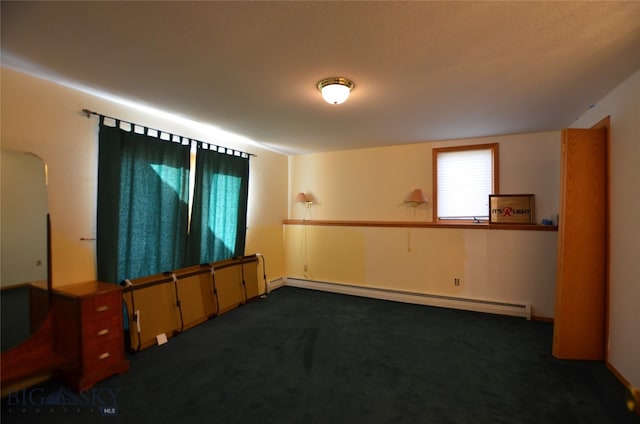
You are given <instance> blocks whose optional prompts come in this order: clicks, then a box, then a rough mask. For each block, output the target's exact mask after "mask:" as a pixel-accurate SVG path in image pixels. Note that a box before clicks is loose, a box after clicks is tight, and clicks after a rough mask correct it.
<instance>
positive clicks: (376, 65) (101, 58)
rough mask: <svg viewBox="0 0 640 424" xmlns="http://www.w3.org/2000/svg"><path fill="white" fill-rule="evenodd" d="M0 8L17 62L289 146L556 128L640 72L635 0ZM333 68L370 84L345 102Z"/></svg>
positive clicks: (327, 147) (302, 148) (7, 52)
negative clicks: (326, 83) (334, 85)
mask: <svg viewBox="0 0 640 424" xmlns="http://www.w3.org/2000/svg"><path fill="white" fill-rule="evenodd" d="M1 8H2V9H1V13H2V15H1V17H2V30H1V31H2V32H1V35H2V38H1V42H2V64H3V66H8V67H11V68H16V69H19V70H23V71H26V72H29V73H35V74H37V75H40V76H46V77H48V78H54V79H55V78H57V79H62V80H65V81H71V82H74V83H76V84H80V85H83V86H87V87H90V88H92V89H96V90H100V91H103V92H107V93H111V94H112V95H115V96H119V97H123V98H126V99H129V100H132V101H136V102H139V103H142V104H144V105H147V106H151V107H154V108H158V109H161V110H164V111H167V112H171V113H174V114H177V115H180V116H185V117H188V118H190V119H193V120H195V121H199V122H203V123H207V124H212V125H215V126H217V127H220V128H222V129H224V130H226V131H230V132H232V133H235V134H238V135H241V136H244V137H247V138H249V139H251V140H254V141H256V142H258V143H261V144H263V145H264V146H265V147H267V148H270V149H273V150H276V151H280V152H283V153H290V154H298V153H310V152H320V151H331V150H341V149H351V148H361V147H373V146H385V145H393V144H407V143H416V142H423V141H430V140H444V139H452V138H466V137H479V136H490V135H500V134H513V133H523V132H537V131H547V130H558V129H561V128H564V127H567V126H569V125H571V123H572V122H573V121H574V120H575V119H576V118H578V117H579V116H580V115H582V114H583V113H584V112H585V111H586V110H587V109H588V108H589V107H590V106H591V105H592V104H593V103H594V102H596V101H598V100H599V99H601V98H602V97H603V96H604V95H605V94H606V93H607V92H609V91H610V90H611V89H613V88H614V87H615V86H616V85H618V84H619V83H620V82H622V81H623V80H624V79H625V78H626V77H628V76H629V75H631V74H632V73H633V72H634V71H635V70H637V69H639V68H640V2H637V1H631V2H611V1H608V2H366V1H364V2H315V1H307V2H297V1H289V2H196V1H193V2H192V1H183V2H147V1H145V2H88V1H85V2H10V1H2V2H1ZM331 76H343V77H347V78H350V79H352V80H353V81H354V82H355V84H356V86H355V89H354V91H353V92H352V95H351V97H350V99H349V100H348V101H347V102H346V103H344V104H342V105H329V104H327V103H325V102H324V101H323V100H322V98H321V96H320V93H319V92H318V90H317V89H316V83H317V82H318V81H319V80H321V79H323V78H326V77H331ZM98 112H100V111H98Z"/></svg>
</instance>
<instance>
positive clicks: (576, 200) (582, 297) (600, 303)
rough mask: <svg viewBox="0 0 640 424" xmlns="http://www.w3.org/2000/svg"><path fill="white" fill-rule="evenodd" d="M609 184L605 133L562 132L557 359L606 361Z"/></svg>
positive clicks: (555, 350) (556, 308) (555, 346)
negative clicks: (604, 359)
mask: <svg viewBox="0 0 640 424" xmlns="http://www.w3.org/2000/svg"><path fill="white" fill-rule="evenodd" d="M607 185H608V184H607V140H606V132H605V130H604V129H566V130H564V131H563V132H562V162H561V186H560V190H561V194H560V197H561V198H560V216H559V225H558V263H557V274H556V306H555V319H554V335H553V355H554V356H556V357H557V358H561V359H588V360H600V359H603V358H604V343H605V342H604V334H605V328H604V327H605V296H606V237H607V234H606V232H607V221H606V220H607V216H606V215H607V201H608V200H607Z"/></svg>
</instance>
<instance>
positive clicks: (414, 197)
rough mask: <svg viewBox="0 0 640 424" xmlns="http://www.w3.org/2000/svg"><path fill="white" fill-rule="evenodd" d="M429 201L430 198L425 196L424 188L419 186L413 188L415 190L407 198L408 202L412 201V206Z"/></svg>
mask: <svg viewBox="0 0 640 424" xmlns="http://www.w3.org/2000/svg"><path fill="white" fill-rule="evenodd" d="M428 201H429V199H427V196H425V195H424V193H423V192H422V190H420V189H419V188H417V189H415V190H413V192H412V193H411V195H410V196H409V198H408V199H407V202H409V203H411V206H418V205H420V204H422V203H427V202H428Z"/></svg>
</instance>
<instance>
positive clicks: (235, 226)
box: [186, 147, 249, 265]
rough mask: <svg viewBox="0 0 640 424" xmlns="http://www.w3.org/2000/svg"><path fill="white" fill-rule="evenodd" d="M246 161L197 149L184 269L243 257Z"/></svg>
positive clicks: (247, 174) (247, 167)
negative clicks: (186, 266)
mask: <svg viewBox="0 0 640 424" xmlns="http://www.w3.org/2000/svg"><path fill="white" fill-rule="evenodd" d="M248 181H249V159H248V158H243V157H240V156H233V155H229V154H226V153H218V152H215V151H211V150H206V149H202V148H200V147H198V151H197V155H196V173H195V189H194V198H193V211H192V212H191V229H190V232H189V238H188V247H187V261H186V265H195V264H199V263H207V262H214V261H218V260H222V259H228V258H232V257H234V256H241V255H243V254H244V245H245V236H246V225H247V196H248V190H249V184H248Z"/></svg>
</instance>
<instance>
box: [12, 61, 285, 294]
mask: <svg viewBox="0 0 640 424" xmlns="http://www.w3.org/2000/svg"><path fill="white" fill-rule="evenodd" d="M1 84H2V85H1V89H2V103H1V108H2V109H1V110H2V127H1V139H0V140H1V144H2V147H7V148H11V149H13V150H20V151H27V152H32V153H35V154H36V155H38V156H40V157H41V158H43V160H44V161H45V162H46V163H47V165H48V167H49V208H50V213H51V222H52V255H53V258H52V263H53V284H54V286H62V285H66V284H71V283H76V282H81V281H87V280H93V279H95V278H96V265H95V264H96V261H95V242H94V241H82V240H81V238H89V239H91V238H95V235H96V222H95V217H96V188H97V158H98V149H97V146H98V143H97V122H98V121H97V118H96V117H92V118H87V117H86V116H85V115H83V114H82V113H81V110H82V109H84V108H87V109H91V110H94V111H97V112H99V113H102V114H105V115H108V116H113V117H116V118H121V119H123V120H131V121H133V122H136V123H139V124H142V125H147V126H149V127H152V128H156V129H161V130H164V131H168V132H172V133H175V134H178V135H182V136H186V137H192V138H194V139H197V140H201V141H204V142H211V143H217V144H220V145H224V146H226V147H231V148H236V149H239V150H243V151H247V152H251V153H255V154H257V155H258V156H257V157H253V158H251V162H250V163H251V165H250V184H249V185H250V191H249V210H248V227H249V230H248V232H247V246H246V252H247V254H249V253H255V252H258V253H262V254H263V255H264V256H265V258H266V259H267V266H268V268H267V276H268V278H269V279H273V278H276V277H279V276H281V275H282V273H283V271H282V264H283V246H282V219H283V218H284V217H285V216H286V213H287V202H286V198H287V157H286V156H284V155H281V154H277V153H273V152H271V151H268V150H264V149H260V148H258V147H256V146H254V145H250V144H243V143H240V142H232V141H225V142H224V143H223V142H220V141H219V140H218V139H217V138H213V137H212V135H211V133H210V132H209V131H208V129H207V128H205V127H193V126H190V125H188V124H186V123H184V122H182V121H179V120H177V121H172V120H170V119H167V116H158V115H157V114H154V113H152V112H149V111H145V110H139V109H138V108H136V107H134V106H131V105H126V104H122V103H120V102H118V101H114V100H107V99H105V98H102V97H99V96H97V95H92V94H88V93H86V92H83V91H79V90H76V89H72V88H69V87H67V86H63V85H60V84H56V83H53V82H50V81H45V80H42V79H39V78H35V77H32V76H29V75H26V74H22V73H19V72H16V71H13V70H10V69H7V68H2V80H1Z"/></svg>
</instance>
